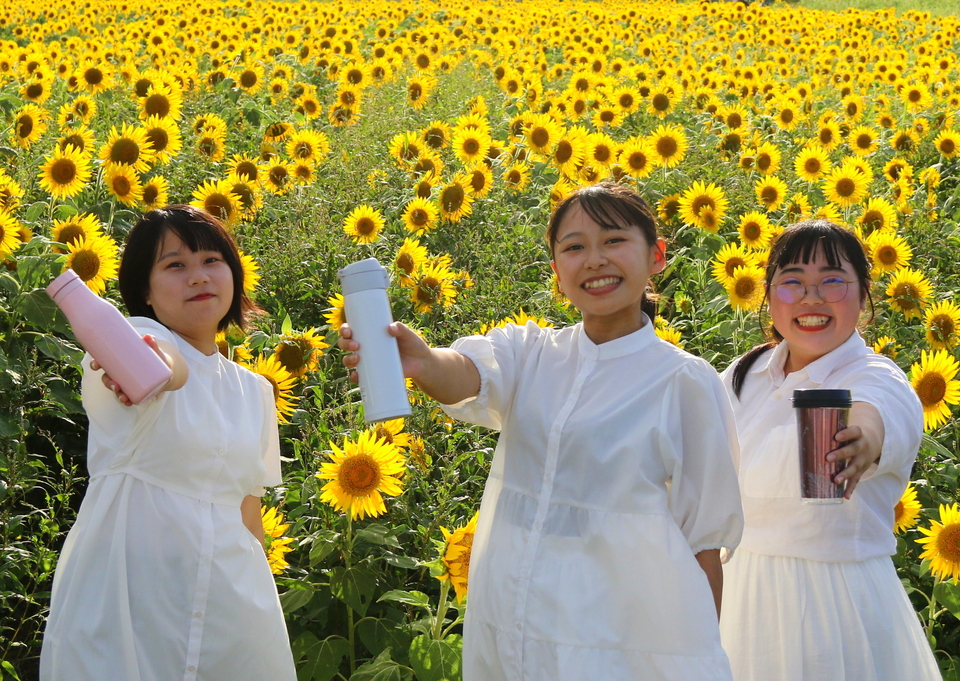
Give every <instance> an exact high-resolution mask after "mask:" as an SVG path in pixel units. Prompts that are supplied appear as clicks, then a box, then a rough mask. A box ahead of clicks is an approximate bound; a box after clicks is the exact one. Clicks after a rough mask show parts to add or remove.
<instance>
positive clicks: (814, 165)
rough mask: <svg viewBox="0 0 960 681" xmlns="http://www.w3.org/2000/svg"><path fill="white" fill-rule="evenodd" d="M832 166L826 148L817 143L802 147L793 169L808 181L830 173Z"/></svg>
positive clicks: (813, 180) (814, 180)
mask: <svg viewBox="0 0 960 681" xmlns="http://www.w3.org/2000/svg"><path fill="white" fill-rule="evenodd" d="M831 168H832V166H831V164H830V157H829V156H828V155H827V151H826V149H824V148H823V147H821V146H820V145H817V144H811V145H808V146H806V147H804V148H803V149H801V150H800V152H799V153H798V154H797V157H796V159H794V162H793V169H794V171H795V172H796V173H797V176H798V177H799V178H800V179H802V180H804V181H806V182H816V181H817V180H819V179H820V178H821V177H823V176H824V174H826V173H829V172H830V170H831Z"/></svg>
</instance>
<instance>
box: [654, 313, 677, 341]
mask: <svg viewBox="0 0 960 681" xmlns="http://www.w3.org/2000/svg"><path fill="white" fill-rule="evenodd" d="M653 331H654V333H656V334H657V336H658V337H659V338H660V339H662V340H665V341H667V342H668V343H672V344H673V345H676V346H677V347H678V348H682V347H683V343H682V342H681V339H682V336H681V335H680V331H679V330H677V329H675V328H674V327H673V326H671V325H670V323H669V322H668V321H667V320H666V319H664V318H663V317H657V318H656V319H655V320H654V328H653Z"/></svg>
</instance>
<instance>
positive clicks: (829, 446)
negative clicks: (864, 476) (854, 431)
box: [793, 390, 853, 504]
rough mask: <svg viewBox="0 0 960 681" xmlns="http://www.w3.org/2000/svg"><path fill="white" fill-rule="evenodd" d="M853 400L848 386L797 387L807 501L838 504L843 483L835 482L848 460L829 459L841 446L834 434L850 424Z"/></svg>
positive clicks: (795, 402) (803, 495) (802, 488)
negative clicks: (848, 420) (842, 388)
mask: <svg viewBox="0 0 960 681" xmlns="http://www.w3.org/2000/svg"><path fill="white" fill-rule="evenodd" d="M852 404H853V402H852V399H851V396H850V391H849V390H794V391H793V406H794V408H795V409H796V410H797V430H798V435H799V438H800V497H801V500H802V501H803V502H804V503H807V504H839V503H841V502H842V501H843V491H844V485H843V483H840V484H839V485H838V484H837V483H835V482H834V478H835V477H836V475H837V473H839V472H840V471H842V470H843V469H844V467H845V466H846V464H847V462H846V461H827V458H826V457H827V454H828V453H830V452H832V451H833V450H835V449H837V448H838V447H840V446H841V443H839V442H837V441H836V440H835V439H834V437H835V436H836V434H837V433H839V432H840V431H841V430H843V429H844V428H846V427H847V416H848V415H849V413H850V407H851V405H852Z"/></svg>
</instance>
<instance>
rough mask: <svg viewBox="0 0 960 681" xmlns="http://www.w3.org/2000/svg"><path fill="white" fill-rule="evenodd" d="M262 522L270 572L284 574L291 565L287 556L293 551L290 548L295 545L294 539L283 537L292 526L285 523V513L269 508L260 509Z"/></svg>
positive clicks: (262, 507)
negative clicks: (292, 544)
mask: <svg viewBox="0 0 960 681" xmlns="http://www.w3.org/2000/svg"><path fill="white" fill-rule="evenodd" d="M260 521H261V522H262V523H263V533H264V540H265V542H266V545H267V547H266V548H267V563H269V565H270V572H272V573H273V574H275V575H279V574H282V573H283V571H284V570H285V569H286V568H287V567H288V566H289V565H290V563H288V562H287V559H286V558H285V556H286V554H287V553H289V552H290V551H292V550H293V547H292V546H290V544H291V543H293V538H292V537H284V536H283V533H284V532H286V531H287V528H289V527H290V524H289V523H285V522H284V517H283V513H280V512H279V511H278V510H277V509H275V508H271V507H269V506H261V507H260Z"/></svg>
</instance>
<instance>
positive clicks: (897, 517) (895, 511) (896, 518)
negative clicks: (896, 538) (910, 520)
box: [893, 501, 905, 525]
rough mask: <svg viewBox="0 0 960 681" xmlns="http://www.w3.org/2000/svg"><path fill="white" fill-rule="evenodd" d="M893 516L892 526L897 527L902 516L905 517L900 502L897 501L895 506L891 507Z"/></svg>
mask: <svg viewBox="0 0 960 681" xmlns="http://www.w3.org/2000/svg"><path fill="white" fill-rule="evenodd" d="M893 514H894V524H895V525H897V524H899V523H900V521H901V520H903V516H904V515H905V513H904V508H903V502H902V501H898V502H897V505H896V506H894V507H893Z"/></svg>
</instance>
